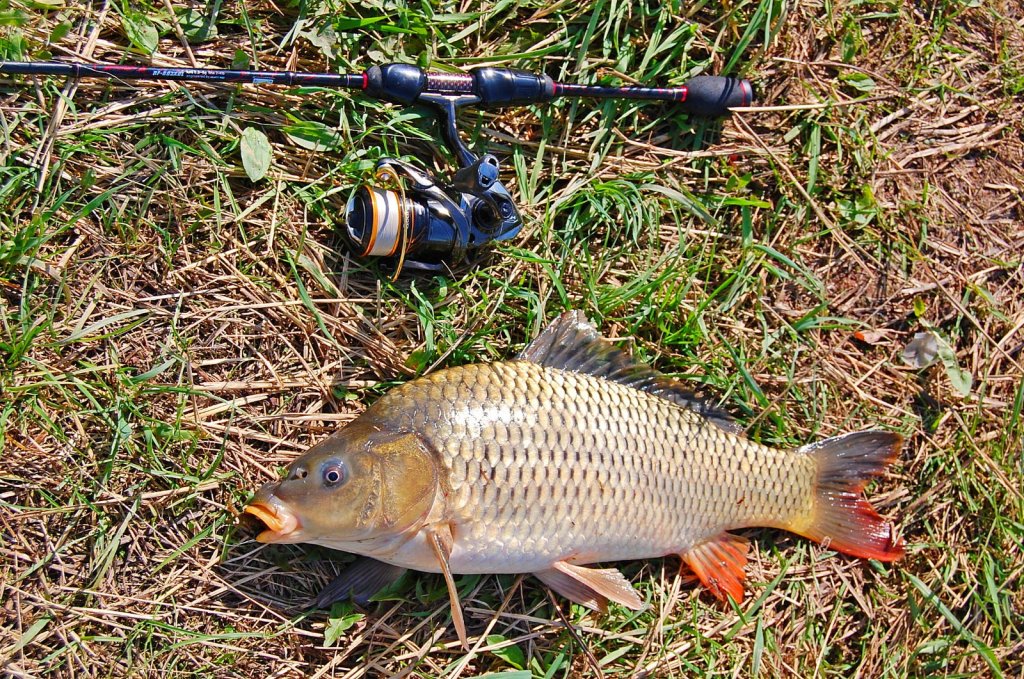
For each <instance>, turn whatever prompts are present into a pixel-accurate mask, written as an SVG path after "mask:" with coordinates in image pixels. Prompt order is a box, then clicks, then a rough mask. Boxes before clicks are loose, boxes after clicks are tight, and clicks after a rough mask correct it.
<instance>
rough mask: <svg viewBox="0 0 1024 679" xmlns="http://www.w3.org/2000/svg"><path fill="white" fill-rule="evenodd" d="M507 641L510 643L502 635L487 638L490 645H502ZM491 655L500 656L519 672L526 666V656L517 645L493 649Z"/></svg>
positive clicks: (492, 635)
mask: <svg viewBox="0 0 1024 679" xmlns="http://www.w3.org/2000/svg"><path fill="white" fill-rule="evenodd" d="M506 641H508V639H506V638H505V637H503V636H502V635H500V634H491V635H488V637H487V644H488V645H492V644H500V643H504V642H506ZM491 653H493V654H494V655H496V656H498V657H499V658H501V659H502V660H504V661H505V662H507V663H508V664H509V665H511V666H512V667H514V668H516V669H517V670H521V669H523V667H525V666H526V656H525V655H524V654H523V649H521V648H519V646H517V645H516V644H509V645H508V646H502V647H501V648H493V649H491Z"/></svg>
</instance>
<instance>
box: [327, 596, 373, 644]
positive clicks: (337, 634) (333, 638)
mask: <svg viewBox="0 0 1024 679" xmlns="http://www.w3.org/2000/svg"><path fill="white" fill-rule="evenodd" d="M363 617H364V616H363V614H362V613H353V612H352V604H351V603H350V602H348V601H343V602H340V603H336V604H334V605H333V606H331V617H330V620H328V621H327V627H325V628H324V645H325V646H333V645H334V644H335V643H337V641H338V639H340V638H341V635H342V634H344V633H345V630H347V629H348V628H350V627H352V625H354V624H356V623H357V622H359V621H360V620H362V619H363Z"/></svg>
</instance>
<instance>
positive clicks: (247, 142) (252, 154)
mask: <svg viewBox="0 0 1024 679" xmlns="http://www.w3.org/2000/svg"><path fill="white" fill-rule="evenodd" d="M240 147H241V150H242V167H244V168H245V174H247V175H249V179H250V180H252V181H254V182H258V181H259V180H261V179H263V178H264V177H265V176H266V175H267V170H269V169H270V160H271V157H272V156H273V150H272V149H271V148H270V142H269V141H267V135H265V134H263V132H261V131H260V130H257V129H256V128H255V127H247V128H245V129H244V130H242V140H241V143H240Z"/></svg>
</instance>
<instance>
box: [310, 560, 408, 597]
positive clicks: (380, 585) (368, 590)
mask: <svg viewBox="0 0 1024 679" xmlns="http://www.w3.org/2000/svg"><path fill="white" fill-rule="evenodd" d="M405 572H406V569H405V568H402V567H401V566H392V565H391V564H387V563H384V562H383V561H377V560H376V559H371V558H370V557H368V556H361V557H359V558H358V559H356V560H355V561H353V562H352V563H351V564H349V566H348V568H346V569H345V570H343V571H342V572H341V575H339V576H338V577H336V578H335V579H334V580H332V581H331V582H330V583H329V584H328V585H327V586H326V587H324V588H323V589H322V590H321V591H320V593H319V594H318V595H317V597H316V607H317V608H327V607H328V606H330V605H331V604H333V603H334V602H335V601H345V600H346V599H352V601H354V602H355V603H357V604H359V605H360V606H365V605H366V604H368V603H369V602H370V597H372V596H373V595H374V594H376V593H377V592H379V591H380V590H382V589H384V588H385V587H388V586H389V585H393V584H394V583H396V582H398V579H399V578H400V577H402V576H403V575H405Z"/></svg>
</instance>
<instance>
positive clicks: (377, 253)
mask: <svg viewBox="0 0 1024 679" xmlns="http://www.w3.org/2000/svg"><path fill="white" fill-rule="evenodd" d="M0 74H12V75H43V76H46V75H55V76H66V77H70V78H103V79H108V80H125V81H129V80H171V81H179V82H213V83H249V84H253V85H291V86H301V87H330V88H339V89H352V90H360V91H361V92H362V94H363V95H364V96H367V97H371V98H374V99H381V100H384V101H389V102H393V103H396V104H404V105H410V104H426V105H428V106H431V107H433V108H435V109H436V110H437V111H438V114H439V117H440V120H441V133H442V137H443V139H444V142H445V145H446V146H447V147H448V148H449V150H450V151H451V152H452V153H453V154H454V155H455V157H456V159H457V160H458V163H459V169H458V170H457V171H456V172H455V173H454V174H453V176H452V177H451V179H450V180H448V181H447V182H446V181H442V180H440V179H438V178H436V177H432V176H430V175H429V174H427V173H426V172H425V171H423V170H421V169H419V168H416V167H415V166H412V165H410V164H409V163H405V162H403V161H400V160H398V159H397V158H381V159H380V160H379V161H378V163H377V168H376V170H377V172H376V174H377V177H378V178H379V179H380V180H384V179H390V180H393V181H394V182H395V183H396V184H397V190H393V189H384V188H379V187H376V186H372V185H369V184H364V185H361V186H359V187H357V188H356V189H355V191H354V192H353V194H352V197H351V198H350V200H349V202H348V205H347V207H346V211H345V229H344V230H343V232H342V233H343V234H344V235H345V237H346V239H347V240H348V242H349V244H350V246H351V247H352V249H353V251H354V252H355V253H356V254H357V255H358V256H360V257H391V258H397V270H396V275H397V271H400V270H401V268H402V266H403V264H404V265H406V266H409V267H414V268H420V269H427V270H439V269H441V268H442V267H443V265H444V263H450V264H451V263H456V262H458V261H459V260H461V259H463V258H464V257H465V256H466V254H467V253H468V252H469V251H471V250H475V249H477V248H480V247H481V246H483V245H486V244H487V243H490V242H492V241H499V240H506V239H508V238H511V237H513V236H515V235H516V234H517V233H518V232H519V230H520V228H522V225H523V222H522V217H521V216H520V214H519V211H518V210H517V209H516V206H515V204H514V203H513V201H512V197H511V195H510V194H509V192H508V190H507V189H506V188H505V187H504V186H503V185H502V183H501V181H500V180H499V178H498V169H499V165H498V160H497V158H495V157H494V156H493V155H490V154H484V155H482V156H478V155H477V154H475V153H474V152H473V151H471V150H470V149H469V148H468V147H467V146H466V145H465V144H464V143H463V142H462V140H461V138H460V137H459V131H458V127H457V126H456V112H457V110H458V109H459V108H462V107H465V106H482V107H504V106H525V105H529V104H540V103H544V102H548V101H551V100H553V99H556V98H559V97H575V98H594V99H638V100H650V101H663V102H670V103H672V104H674V105H677V106H679V107H680V108H681V109H682V110H684V111H687V112H689V113H693V114H695V115H698V116H703V117H717V116H723V115H726V114H728V113H729V109H730V108H732V107H737V106H748V105H750V104H751V103H752V102H753V99H754V90H753V87H752V86H751V84H750V82H749V81H748V80H742V79H739V78H731V77H724V76H713V75H705V76H696V77H694V78H691V79H690V80H688V81H687V82H686V84H685V85H683V86H681V87H647V86H641V85H626V86H607V85H578V84H571V83H559V82H556V81H554V80H553V79H552V78H550V77H549V76H547V75H544V74H535V73H530V72H528V71H521V70H516V69H511V68H496V67H479V68H473V69H470V71H469V72H467V73H440V72H433V71H427V70H425V69H422V68H420V67H419V66H414V65H412V64H384V65H380V66H371V67H370V68H368V69H367V70H366V71H364V72H363V73H348V74H344V73H341V74H339V73H305V72H299V71H252V70H236V69H215V68H167V67H153V66H129V65H122V64H103V63H97V64H87V63H80V62H63V61H60V62H57V61H49V62H17V61H9V62H0ZM407 255H409V257H408V258H407V257H406V256H407Z"/></svg>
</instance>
